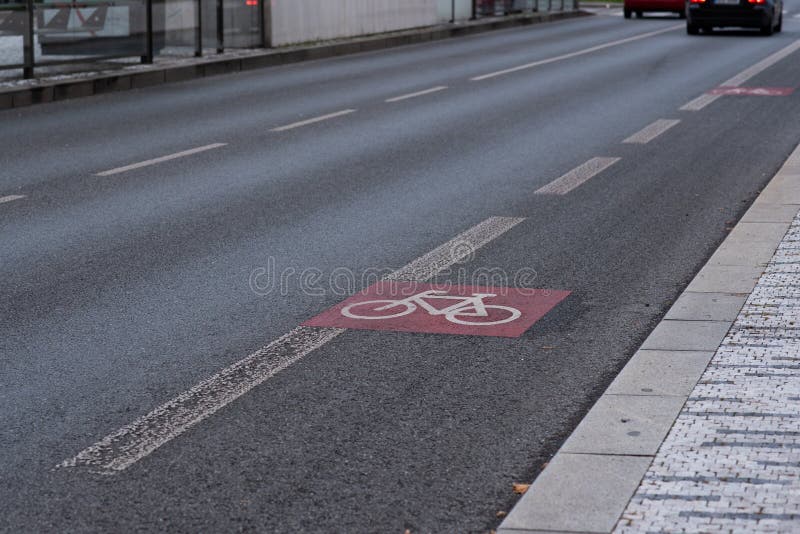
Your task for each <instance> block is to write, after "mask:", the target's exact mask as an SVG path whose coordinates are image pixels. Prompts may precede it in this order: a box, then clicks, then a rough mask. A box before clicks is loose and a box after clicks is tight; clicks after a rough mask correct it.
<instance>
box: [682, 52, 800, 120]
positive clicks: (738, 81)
mask: <svg viewBox="0 0 800 534" xmlns="http://www.w3.org/2000/svg"><path fill="white" fill-rule="evenodd" d="M798 49H800V39H798V40H796V41H794V42H793V43H792V44H790V45H788V46H785V47H783V48H781V49H780V50H778V51H777V52H775V53H774V54H771V55H769V56H767V57H765V58H764V59H762V60H761V61H759V62H758V63H756V64H755V65H753V66H751V67H748V68H746V69H744V70H743V71H742V72H740V73H739V74H737V75H736V76H734V77H733V78H730V79H728V80H725V81H724V82H722V83H721V84H720V85H719V86H720V87H739V86H741V85H742V84H743V83H745V82H747V81H748V80H750V78H752V77H753V76H756V75H757V74H760V73H762V72H763V71H765V70H766V69H768V68H769V67H771V66H773V65H774V64H775V63H777V62H778V61H780V60H782V59H784V58H785V57H786V56H788V55H790V54H792V53H794V52H796V51H797V50H798ZM722 96H723V95H710V94H703V95H700V96H698V97H697V98H695V99H694V100H692V101H690V102H688V103H686V104H684V105H683V106H681V107H680V109H681V110H682V111H700V110H701V109H703V108H704V107H706V106H707V105H709V104H711V103H712V102H714V101H715V100H717V99H718V98H720V97H722Z"/></svg>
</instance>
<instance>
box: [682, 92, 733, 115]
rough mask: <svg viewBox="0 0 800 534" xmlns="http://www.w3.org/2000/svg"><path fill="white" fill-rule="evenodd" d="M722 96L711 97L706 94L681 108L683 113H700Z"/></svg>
mask: <svg viewBox="0 0 800 534" xmlns="http://www.w3.org/2000/svg"><path fill="white" fill-rule="evenodd" d="M721 96H722V95H711V94H708V93H704V94H702V95H700V96H698V97H697V98H695V99H694V100H690V101H689V102H687V103H686V104H684V105H682V106H681V107H680V108H678V109H680V110H681V111H700V110H701V109H703V108H704V107H706V106H707V105H709V104H710V103H712V102H714V101H715V100H716V99H718V98H719V97H721Z"/></svg>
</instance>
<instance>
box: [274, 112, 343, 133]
mask: <svg viewBox="0 0 800 534" xmlns="http://www.w3.org/2000/svg"><path fill="white" fill-rule="evenodd" d="M355 112H356V110H354V109H343V110H342V111H337V112H335V113H328V114H327V115H321V116H319V117H313V118H311V119H306V120H304V121H300V122H293V123H292V124H287V125H285V126H278V127H277V128H273V129H272V130H270V131H272V132H285V131H286V130H293V129H295V128H300V127H301V126H308V125H309V124H314V123H317V122H322V121H326V120H328V119H335V118H336V117H341V116H343V115H349V114H351V113H355Z"/></svg>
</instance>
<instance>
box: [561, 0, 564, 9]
mask: <svg viewBox="0 0 800 534" xmlns="http://www.w3.org/2000/svg"><path fill="white" fill-rule="evenodd" d="M561 11H564V0H561Z"/></svg>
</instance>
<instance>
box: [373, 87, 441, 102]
mask: <svg viewBox="0 0 800 534" xmlns="http://www.w3.org/2000/svg"><path fill="white" fill-rule="evenodd" d="M445 89H447V86H446V85H439V86H437V87H431V88H430V89H425V90H423V91H417V92H416V93H408V94H406V95H400V96H395V97H393V98H387V99H386V100H385V101H384V102H400V101H401V100H408V99H409V98H416V97H418V96H423V95H429V94H431V93H438V92H439V91H444V90H445Z"/></svg>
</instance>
